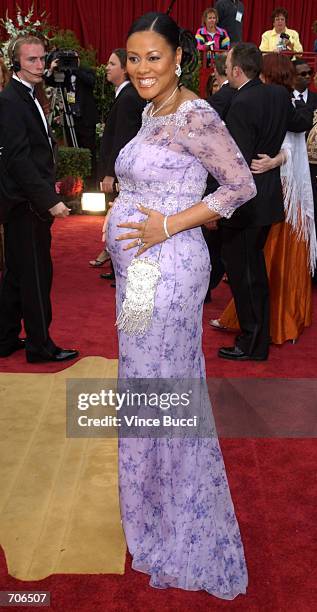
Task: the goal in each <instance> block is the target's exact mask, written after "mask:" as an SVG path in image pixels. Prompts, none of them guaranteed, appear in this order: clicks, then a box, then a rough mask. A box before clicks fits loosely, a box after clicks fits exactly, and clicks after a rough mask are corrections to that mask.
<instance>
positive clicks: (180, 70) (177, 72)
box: [175, 64, 182, 78]
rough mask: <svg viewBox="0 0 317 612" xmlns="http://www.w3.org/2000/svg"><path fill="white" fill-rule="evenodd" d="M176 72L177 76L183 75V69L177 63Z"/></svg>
mask: <svg viewBox="0 0 317 612" xmlns="http://www.w3.org/2000/svg"><path fill="white" fill-rule="evenodd" d="M175 74H176V76H177V77H178V78H179V77H180V76H181V74H182V69H181V66H180V64H176V68H175Z"/></svg>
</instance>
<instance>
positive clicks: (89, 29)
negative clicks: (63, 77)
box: [0, 0, 317, 61]
mask: <svg viewBox="0 0 317 612" xmlns="http://www.w3.org/2000/svg"><path fill="white" fill-rule="evenodd" d="M31 3H32V2H31V0H19V2H18V4H19V6H20V7H21V8H22V10H23V12H26V11H27V9H28V8H29V6H30V5H31ZM213 4H214V2H213V0H211V1H210V2H208V0H207V1H206V0H176V2H175V5H174V8H173V11H172V16H173V17H174V19H176V20H177V22H178V23H179V24H180V25H181V26H183V27H186V28H188V29H190V30H192V31H196V29H197V28H198V26H199V25H200V19H201V14H202V12H203V10H204V9H205V8H206V7H207V6H212V5H213ZM244 4H245V19H244V40H245V41H252V42H255V43H256V44H259V42H260V38H261V33H262V32H263V31H264V30H268V29H270V28H271V27H272V25H271V19H270V15H271V13H272V10H273V9H274V8H275V7H277V6H283V7H284V8H286V9H287V10H288V11H289V20H288V26H289V27H290V28H293V29H295V30H297V31H299V33H300V39H301V41H302V43H303V45H304V50H305V51H312V45H313V40H314V35H313V33H312V30H311V27H312V22H313V20H314V19H317V0H280V1H275V0H244ZM168 6H169V0H34V7H35V14H36V15H37V14H40V13H41V12H42V11H43V10H46V11H47V13H48V14H49V18H48V20H49V22H50V23H52V24H54V25H57V26H58V27H59V28H63V29H71V30H74V31H75V32H76V34H77V36H78V37H79V39H80V42H81V43H82V44H83V45H84V46H88V45H89V44H90V45H92V46H93V47H95V48H96V49H97V51H98V55H99V60H100V61H105V60H106V59H107V58H108V56H109V54H110V53H111V50H112V49H114V48H116V47H120V46H124V44H125V37H126V33H127V30H128V28H129V26H130V24H131V23H132V21H133V20H134V19H135V18H136V17H138V16H140V15H142V14H143V13H145V12H147V11H151V10H159V11H163V12H165V11H166V10H167V8H168ZM7 9H8V11H9V16H10V17H12V16H14V15H15V13H16V2H15V0H0V17H4V16H5V13H6V10H7ZM1 37H3V36H1ZM315 37H316V36H315Z"/></svg>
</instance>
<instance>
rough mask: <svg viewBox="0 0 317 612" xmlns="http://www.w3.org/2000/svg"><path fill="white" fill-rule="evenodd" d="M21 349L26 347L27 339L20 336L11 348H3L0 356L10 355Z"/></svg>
mask: <svg viewBox="0 0 317 612" xmlns="http://www.w3.org/2000/svg"><path fill="white" fill-rule="evenodd" d="M21 349H25V340H22V338H18V339H17V340H16V342H15V343H14V344H12V345H11V346H10V347H9V348H6V349H2V350H1V349H0V357H10V355H12V353H15V351H20V350H21Z"/></svg>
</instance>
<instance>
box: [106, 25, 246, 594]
mask: <svg viewBox="0 0 317 612" xmlns="http://www.w3.org/2000/svg"><path fill="white" fill-rule="evenodd" d="M194 49H195V41H194V39H192V38H191V36H190V35H189V33H186V32H183V31H181V30H180V29H179V28H178V26H177V24H176V23H175V22H174V21H173V20H172V19H171V18H170V17H169V16H167V15H164V14H161V13H148V14H146V15H144V16H143V17H141V18H140V19H139V20H137V21H136V22H135V23H134V24H133V26H132V28H131V30H130V32H129V35H128V41H127V53H128V64H127V67H128V71H129V75H130V78H131V80H132V82H133V84H134V86H135V87H136V89H137V91H138V93H139V94H140V95H141V96H142V97H143V98H145V99H148V100H151V104H149V105H148V106H147V107H146V109H145V111H144V115H143V123H142V127H141V129H140V131H139V132H138V134H137V136H136V137H135V138H134V139H133V140H132V141H131V142H130V143H129V144H127V145H126V146H125V147H124V149H122V150H121V152H120V154H119V156H118V158H117V163H116V174H117V176H118V177H119V183H120V194H119V197H118V198H117V199H116V201H115V203H114V206H113V208H112V210H111V213H110V216H109V223H108V239H107V243H108V248H109V251H110V254H111V258H112V260H113V263H114V266H115V273H116V279H117V312H118V315H119V313H121V314H120V315H119V326H118V327H119V352H120V355H119V377H120V378H130V379H131V378H142V379H144V378H145V379H147V378H152V379H155V378H165V379H167V378H168V379H178V380H180V379H189V378H197V379H204V378H205V362H204V356H203V353H202V309H203V302H204V297H205V295H206V291H207V288H208V283H209V275H210V262H209V256H208V250H207V247H206V244H205V240H204V238H203V235H202V231H201V228H200V226H201V225H202V224H204V223H208V222H209V221H213V220H216V219H218V218H220V217H221V216H225V217H230V216H231V214H232V213H233V212H234V210H235V209H236V208H237V207H238V206H240V205H242V204H243V203H244V202H246V201H247V200H249V199H250V198H252V197H253V196H254V195H255V186H254V183H253V179H252V175H251V174H250V171H249V169H248V167H247V165H246V163H245V161H244V159H243V157H242V155H241V154H240V152H239V150H238V148H237V146H236V145H235V143H234V142H233V140H232V139H231V137H230V135H229V133H228V131H227V129H226V127H225V125H224V123H223V122H222V121H221V120H220V119H219V116H218V115H217V113H216V112H215V111H214V110H213V109H212V108H210V106H209V105H208V104H207V103H206V102H205V101H203V100H201V99H198V98H197V96H195V94H193V93H192V92H191V91H189V90H187V89H186V88H185V87H183V86H181V85H180V78H179V77H180V73H181V67H182V68H183V69H184V67H186V65H188V64H189V59H190V58H191V57H192V53H193V52H194ZM208 172H211V174H213V175H214V176H215V177H216V178H217V180H218V182H219V185H220V187H219V189H218V191H216V193H213V194H212V195H209V196H207V197H206V198H204V199H202V194H203V193H204V190H205V183H206V177H207V173H208ZM118 227H119V229H118ZM127 240H128V242H125V241H127ZM145 252H146V255H145V256H144V255H143V253H145ZM135 256H136V257H135ZM149 260H150V263H151V262H155V265H157V267H159V270H160V278H159V279H157V284H156V287H155V289H154V290H153V291H154V293H153V291H152V294H151V295H152V297H153V295H154V310H153V313H152V316H150V317H149V310H148V309H147V310H146V316H145V319H146V318H148V320H147V322H145V323H144V312H145V311H144V309H143V310H142V307H143V306H144V303H143V298H146V292H144V294H143V293H142V292H141V294H139V295H138V294H137V293H138V291H137V289H136V288H135V286H134V285H133V282H132V281H133V279H132V277H131V279H132V280H131V279H130V280H129V275H130V272H129V270H130V271H131V263H132V262H133V263H134V262H135V261H138V262H140V261H141V262H143V263H144V262H148V261H149ZM142 265H143V264H142ZM142 265H141V268H140V270H141V273H142ZM150 267H151V266H150ZM146 274H147V273H146ZM132 276H133V275H132ZM127 277H128V283H127ZM130 281H131V282H130ZM129 283H130V284H129ZM127 285H128V290H127ZM150 293H151V292H150ZM138 300H139V302H138ZM149 303H151V299H150V301H149ZM140 304H141V306H140ZM138 305H139V306H140V310H139V315H138ZM122 315H123V316H122ZM138 317H139V320H138ZM120 321H121V324H120ZM119 478H120V503H121V513H122V522H123V527H124V531H125V535H126V539H127V544H128V548H129V551H130V553H131V555H132V557H133V568H134V569H136V570H139V571H141V572H145V573H148V574H150V576H151V580H150V584H151V585H152V586H154V587H159V588H166V587H178V588H182V589H187V590H192V591H195V590H200V589H202V590H206V591H207V592H208V593H211V594H213V595H215V596H217V597H220V598H223V599H233V598H234V597H236V596H237V595H238V594H239V593H245V591H246V587H247V569H246V564H245V559H244V552H243V545H242V542H241V538H240V532H239V527H238V524H237V520H236V517H235V514H234V508H233V504H232V500H231V496H230V491H229V487H228V482H227V478H226V473H225V468H224V463H223V459H222V454H221V450H220V448H219V442H218V440H217V437H216V436H210V437H209V438H207V437H190V438H180V437H179V438H176V437H175V438H172V437H170V438H166V437H165V438H156V439H154V438H144V439H139V438H138V439H136V438H128V437H127V438H124V439H122V438H121V439H120V442H119Z"/></svg>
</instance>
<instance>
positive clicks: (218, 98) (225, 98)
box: [207, 83, 236, 121]
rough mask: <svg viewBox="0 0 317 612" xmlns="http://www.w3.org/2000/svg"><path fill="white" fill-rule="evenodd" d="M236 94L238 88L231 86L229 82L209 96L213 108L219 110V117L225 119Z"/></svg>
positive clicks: (208, 99) (208, 100)
mask: <svg viewBox="0 0 317 612" xmlns="http://www.w3.org/2000/svg"><path fill="white" fill-rule="evenodd" d="M235 94H236V90H235V89H233V87H230V85H229V84H228V83H226V84H225V85H222V87H220V89H219V90H218V91H216V93H214V94H213V95H212V96H209V97H208V98H207V102H208V103H209V104H210V106H212V108H214V109H215V111H217V113H218V115H219V117H221V119H223V120H224V121H225V119H226V115H227V112H228V110H229V108H230V105H231V102H232V98H233V96H234V95H235Z"/></svg>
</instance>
